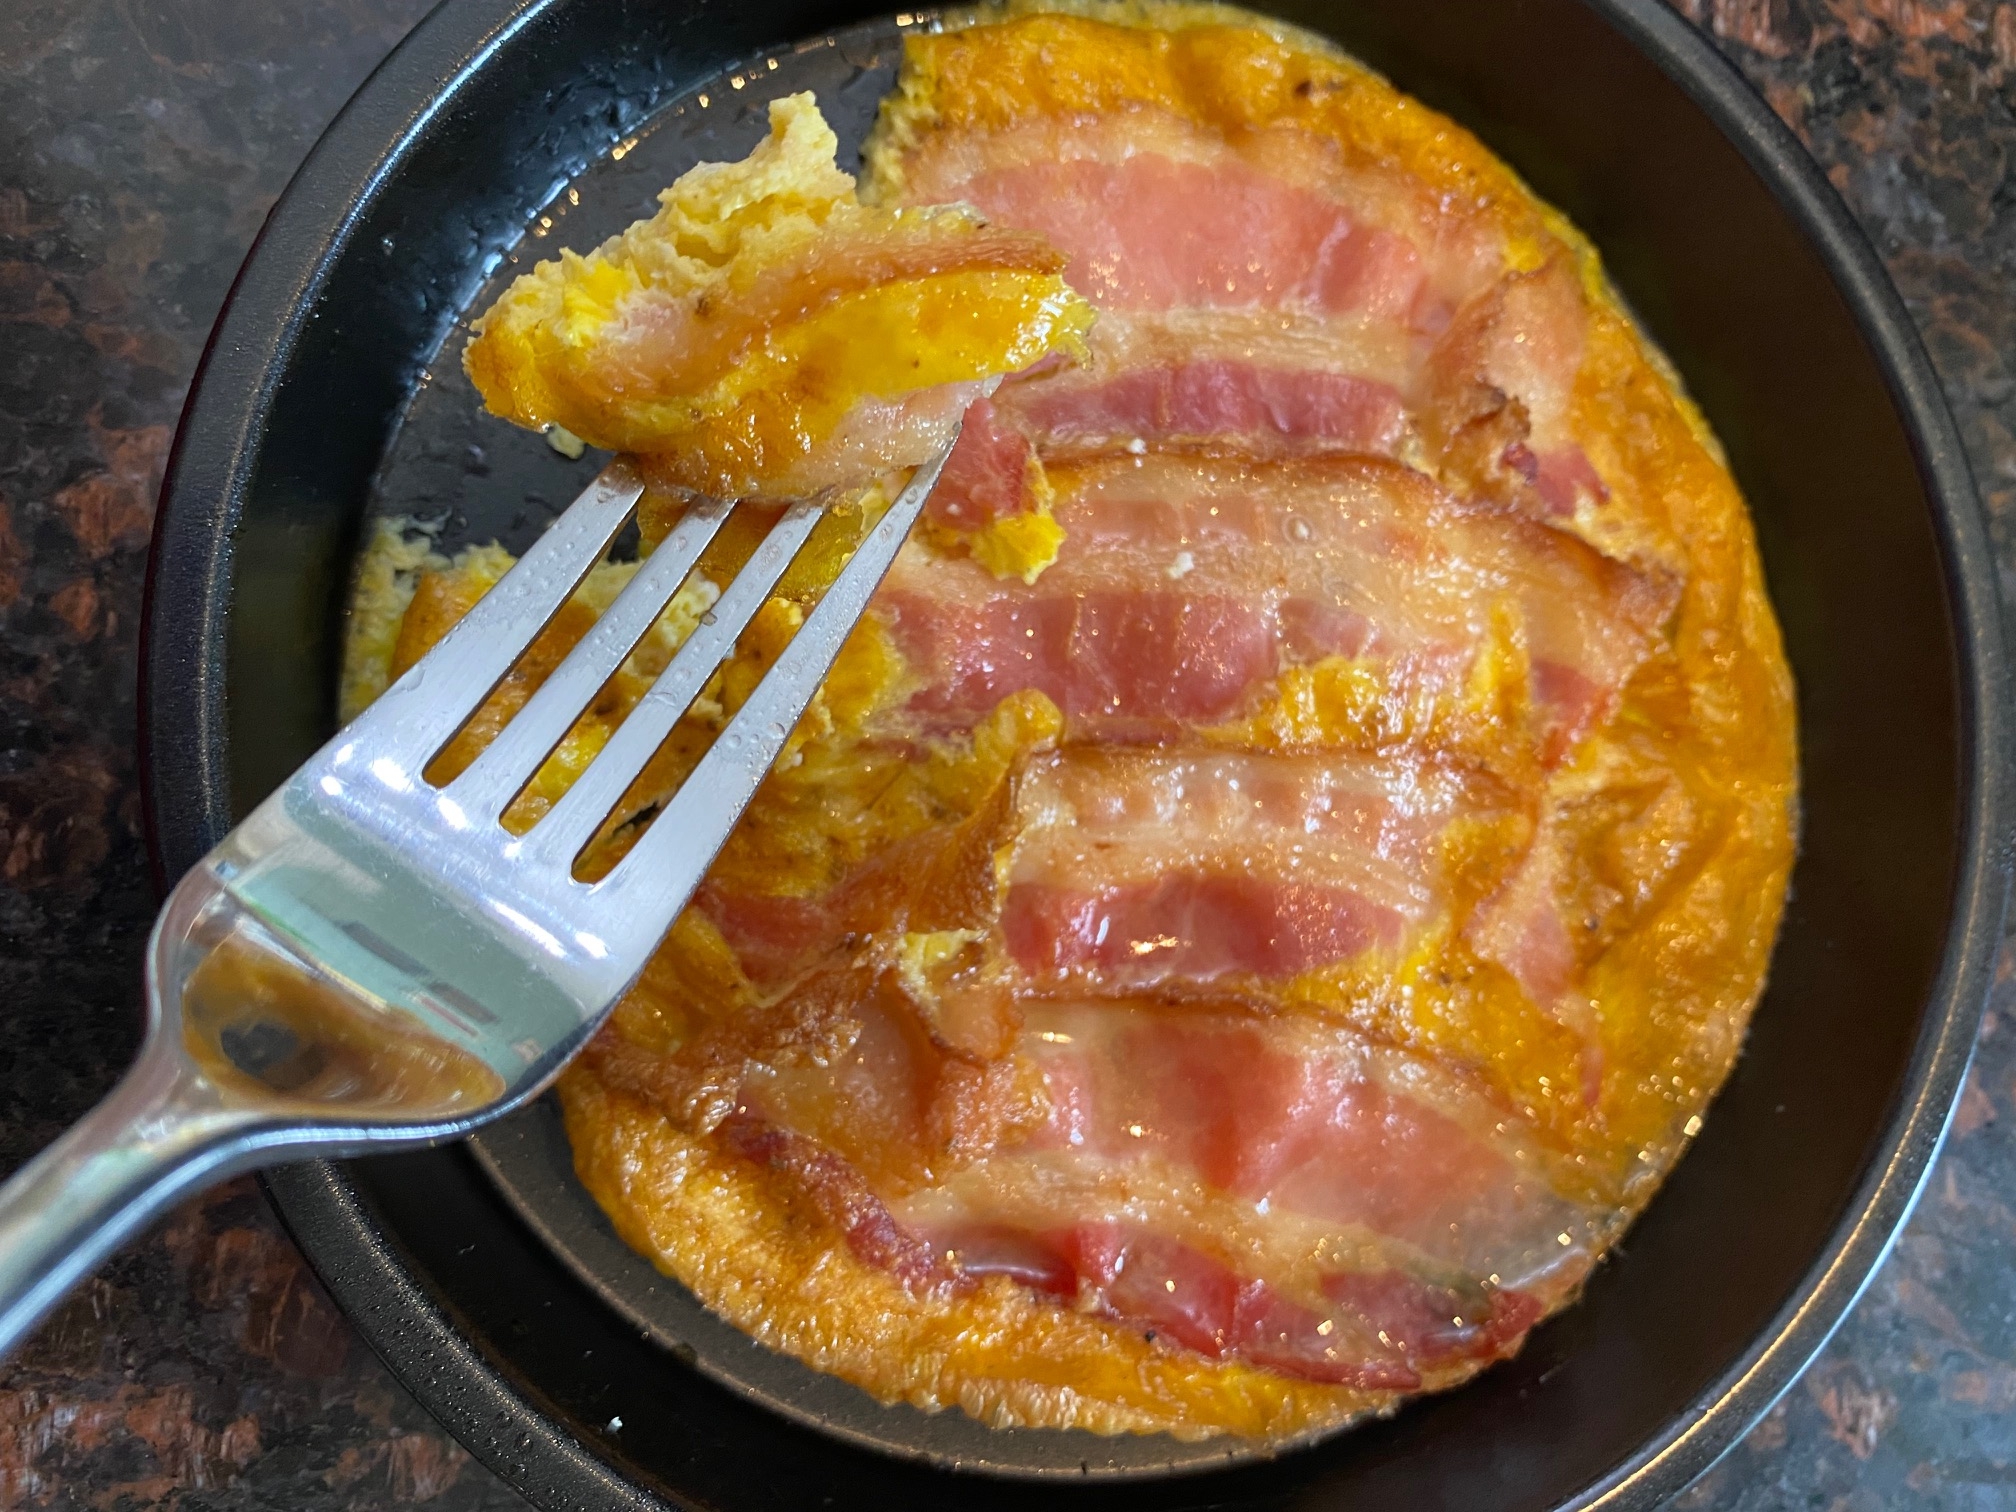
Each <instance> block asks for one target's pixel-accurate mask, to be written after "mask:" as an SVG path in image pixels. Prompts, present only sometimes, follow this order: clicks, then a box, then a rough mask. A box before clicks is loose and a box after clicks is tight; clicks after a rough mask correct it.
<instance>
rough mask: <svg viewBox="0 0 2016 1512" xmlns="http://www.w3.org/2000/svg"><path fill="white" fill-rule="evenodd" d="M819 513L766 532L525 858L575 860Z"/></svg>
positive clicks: (808, 512) (790, 518)
mask: <svg viewBox="0 0 2016 1512" xmlns="http://www.w3.org/2000/svg"><path fill="white" fill-rule="evenodd" d="M820 513H821V511H820V507H819V505H818V504H816V503H813V502H812V501H810V500H803V501H800V502H799V503H796V504H793V505H792V506H791V508H790V509H789V510H787V511H786V512H785V514H784V518H783V519H781V520H779V521H778V522H777V524H776V525H775V526H773V527H772V528H771V531H770V534H769V535H767V536H765V537H764V538H763V544H762V545H760V546H758V547H757V548H756V551H755V553H754V554H753V555H752V556H751V557H750V558H749V560H748V562H747V563H746V564H745V565H744V566H743V568H742V570H741V571H740V572H738V573H737V574H736V575H735V580H734V581H733V582H732V583H730V584H729V585H728V588H727V591H726V592H724V593H723V594H722V595H721V597H720V598H719V599H718V600H716V601H715V604H714V607H713V608H712V609H711V610H709V611H708V612H707V614H706V615H704V616H703V617H702V618H701V621H700V624H699V625H698V626H697V627H696V628H695V630H694V631H693V633H692V635H690V636H688V637H687V639H686V643H685V644H684V645H683V646H681V647H680V648H679V653H678V655H676V656H674V657H673V658H672V661H671V663H670V664H669V665H668V666H667V667H666V668H665V670H664V671H663V672H661V673H659V674H658V680H657V681H656V682H655V683H653V684H652V685H651V688H650V691H648V692H647V693H645V695H644V696H643V697H642V698H640V699H638V700H637V704H636V706H635V707H634V708H632V709H631V710H630V713H629V714H628V715H627V716H626V717H625V718H624V720H623V722H622V723H621V724H620V725H618V726H617V727H616V730H615V733H614V734H612V735H611V736H610V737H609V743H608V744H607V745H605V746H604V747H603V748H602V749H601V751H600V752H599V753H597V755H596V757H595V759H594V760H593V761H591V762H589V763H588V767H587V769H586V770H585V771H583V772H582V774H581V775H580V776H579V777H578V778H576V779H575V781H574V785H573V786H572V787H570V788H568V789H567V791H566V793H565V794H563V795H562V796H561V799H560V801H559V802H558V803H556V804H554V805H553V807H552V808H551V809H550V810H548V812H547V813H546V815H545V817H544V818H542V819H541V820H540V821H539V823H538V824H537V825H536V826H535V827H534V828H533V830H532V833H531V834H530V835H529V836H528V837H527V838H526V841H525V846H524V852H523V853H524V854H525V855H527V856H528V857H530V858H532V859H534V860H537V861H544V862H546V863H548V864H550V865H553V866H556V867H567V866H571V865H572V864H573V860H574V857H575V855H576V854H577V853H578V852H579V851H580V849H581V847H583V846H584V845H586V844H587V843H588V841H589V840H590V839H591V838H592V837H593V836H594V833H595V830H596V828H597V827H598V826H599V825H600V824H601V823H602V820H603V819H604V818H605V817H606V816H607V815H608V813H609V811H610V810H611V809H613V808H614V807H615V806H616V805H617V803H618V802H619V801H620V800H621V799H622V797H623V794H624V793H625V792H627V791H628V790H629V788H630V784H631V783H633V782H635V781H636V780H637V776H638V774H639V773H640V772H642V771H643V770H644V766H645V763H646V762H648V761H650V759H651V758H652V756H654V755H655V754H656V753H657V750H658V747H659V746H661V745H663V744H664V743H665V737H666V736H668V735H670V734H671V733H672V727H673V726H674V725H676V724H677V723H678V722H679V720H680V718H681V716H683V715H684V714H685V712H686V710H687V709H688V708H689V707H690V706H691V704H692V702H693V700H694V699H695V698H696V697H698V696H699V693H700V690H701V689H702V688H703V687H705V686H706V685H707V679H708V678H710V677H712V676H713V675H714V669H715V668H716V667H718V666H720V665H721V663H722V662H723V661H725V660H726V659H727V657H728V655H729V653H730V652H732V651H733V650H734V649H735V640H736V637H738V636H739V635H741V633H742V631H743V629H744V628H745V627H746V626H747V625H748V623H749V621H750V620H752V619H754V618H755V616H756V611H757V610H758V609H761V608H762V607H763V604H764V602H765V600H767V599H768V598H769V596H770V590H771V589H772V588H773V587H774V586H776V583H777V580H778V579H779V578H780V577H782V576H783V575H784V569H785V568H786V567H788V566H790V565H791V559H792V558H793V557H794V556H796V555H797V554H798V548H799V547H800V546H802V545H804V544H805V538H806V537H807V536H809V535H811V533H812V527H813V526H815V525H817V524H818V523H819V515H820Z"/></svg>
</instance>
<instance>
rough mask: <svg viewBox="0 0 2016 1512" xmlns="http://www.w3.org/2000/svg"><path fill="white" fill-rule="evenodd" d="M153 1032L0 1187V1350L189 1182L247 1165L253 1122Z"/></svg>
mask: <svg viewBox="0 0 2016 1512" xmlns="http://www.w3.org/2000/svg"><path fill="white" fill-rule="evenodd" d="M259 1121H260V1120H257V1119H256V1118H254V1117H252V1116H250V1115H248V1114H246V1113H245V1112H243V1111H240V1110H236V1109H232V1108H228V1107H226V1106H225V1105H224V1104H223V1101H222V1099H221V1098H220V1097H219V1095H218V1092H217V1089H216V1088H215V1087H214V1086H212V1085H211V1084H210V1083H209V1082H208V1081H206V1080H205V1079H204V1078H203V1076H202V1074H201V1073H200V1072H199V1071H197V1070H196V1069H195V1068H194V1067H193V1066H191V1065H190V1064H189V1063H188V1062H187V1061H185V1060H184V1059H183V1058H182V1057H181V1055H179V1054H178V1053H176V1052H175V1050H174V1049H173V1047H171V1046H169V1045H168V1044H166V1043H165V1042H164V1041H163V1040H162V1039H161V1038H160V1037H159V1036H151V1037H150V1038H149V1041H148V1044H147V1045H146V1047H145V1048H144V1049H143V1050H142V1051H141V1053H140V1059H139V1060H138V1061H137V1062H136V1063H135V1064H134V1066H133V1069H132V1070H130V1071H129V1072H127V1074H126V1076H125V1079H124V1080H122V1081H121V1082H120V1083H119V1085H118V1086H116V1087H115V1088H113V1089H112V1092H111V1095H109V1096H108V1097H106V1099H105V1100H104V1101H103V1102H101V1103H99V1104H98V1106H97V1107H95V1108H93V1109H92V1110H91V1111H90V1112H89V1113H87V1114H85V1115H84V1117H83V1118H81V1119H79V1120H78V1121H77V1122H76V1123H75V1124H73V1125H71V1127H70V1128H69V1129H67V1130H66V1131H65V1132H64V1133H63V1135H62V1137H60V1138H59V1139H58V1140H57V1141H56V1142H55V1143H54V1144H52V1145H50V1146H49V1147H48V1148H47V1149H46V1150H44V1151H43V1152H42V1153H41V1154H39V1155H37V1156H36V1157H35V1158H34V1159H33V1160H31V1161H29V1162H28V1164H27V1165H25V1166H23V1167H22V1168H21V1169H20V1170H19V1171H17V1172H15V1174H14V1175H13V1176H12V1177H11V1178H10V1179H9V1180H8V1181H7V1183H6V1185H4V1186H0V1357H4V1356H5V1355H6V1354H8V1353H9V1352H10V1351H11V1350H12V1349H13V1348H14V1347H15V1346H16V1345H17V1344H19V1343H20V1341H21V1340H22V1338H23V1337H24V1336H25V1335H26V1334H27V1333H28V1332H29V1331H30V1330H31V1329H33V1328H34V1326H35V1325H36V1324H37V1323H39V1322H41V1321H42V1319H43V1318H44V1317H45V1316H46V1315H47V1314H48V1313H49V1311H50V1309H52V1308H53V1307H54V1306H55V1305H56V1304H57V1303H58V1302H59V1301H61V1300H62V1298H63V1296H64V1294H65V1293H67V1292H68V1291H69V1290H70V1288H71V1287H73V1286H74V1285H76V1284H77V1282H79V1281H80V1280H82V1279H83V1278H84V1277H85V1276H86V1275H87V1274H89V1273H90V1271H91V1270H92V1269H93V1268H94V1267H95V1266H97V1264H98V1262H99V1261H101V1260H103V1259H104V1258H105V1257H106V1256H107V1255H108V1254H110V1253H111V1252H112V1251H113V1250H114V1249H115V1248H117V1247H118V1245H119V1244H120V1243H121V1242H122V1241H124V1240H125V1239H127V1238H129V1237H131V1235H132V1234H133V1233H134V1232H135V1231H136V1230H138V1229H139V1228H140V1227H141V1226H142V1225H144V1224H145V1223H146V1222H147V1221H148V1220H149V1219H150V1218H152V1217H154V1215H155V1214H157V1213H159V1212H160V1211H161V1209H163V1208H164V1207H166V1206H168V1205H169V1204H170V1203H172V1202H173V1201H175V1199H177V1198H178V1197H181V1196H183V1195H184V1194H185V1193H187V1192H189V1191H190V1190H191V1189H192V1188H195V1187H197V1186H200V1185H204V1184H207V1183H208V1182H211V1181H214V1180H217V1179H220V1178H221V1177H222V1176H224V1175H227V1174H230V1173H232V1172H234V1171H236V1170H238V1169H242V1168H244V1167H245V1166H249V1165H251V1164H254V1163H255V1162H256V1153H255V1151H254V1149H253V1147H252V1146H253V1143H254V1142H253V1141H247V1140H246V1139H244V1138H243V1137H242V1136H243V1135H244V1134H245V1133H246V1132H247V1131H248V1125H250V1124H252V1123H255V1122H259Z"/></svg>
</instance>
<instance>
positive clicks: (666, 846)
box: [533, 432, 957, 929]
mask: <svg viewBox="0 0 2016 1512" xmlns="http://www.w3.org/2000/svg"><path fill="white" fill-rule="evenodd" d="M956 439H957V433H956V432H955V433H954V440H956ZM950 451H951V448H950V446H949V445H948V446H947V447H946V449H945V450H944V451H941V452H940V453H939V454H938V455H937V457H936V458H934V459H933V460H932V461H930V462H928V463H926V464H925V465H924V466H922V467H920V468H918V469H917V471H916V473H915V474H913V475H912V477H911V479H910V484H909V486H908V487H907V488H905V489H904V490H903V492H902V493H901V494H899V495H897V497H896V502H895V503H894V504H892V505H890V506H889V510H888V512H887V513H886V514H884V515H883V516H882V518H881V519H880V520H878V521H877V522H876V523H875V528H874V529H873V530H871V531H870V532H869V533H868V536H867V539H866V540H864V541H862V543H861V545H860V547H859V548H858V549H857V550H856V551H855V553H854V555H853V557H852V558H851V559H850V560H849V561H848V563H847V565H846V566H845V567H844V568H842V569H841V571H840V575H839V576H838V577H837V578H835V579H834V580H833V585H832V586H831V587H830V588H828V589H827V590H826V592H825V595H824V596H823V597H822V598H821V599H820V600H819V603H818V604H817V606H816V607H815V608H814V609H813V610H812V612H811V613H810V614H808V615H807V616H806V617H805V623H804V624H803V625H801V626H799V627H798V633H797V634H796V635H794V636H792V637H791V643H790V644H789V645H787V646H786V647H785V648H784V651H783V654H782V655H780V656H779V657H778V658H777V660H776V662H775V663H774V664H773V665H772V666H771V668H770V670H769V671H768V672H766V673H765V674H764V675H763V679H762V681H761V682H759V683H758V684H757V685H756V691H755V692H753V693H752V694H750V695H749V699H748V702H746V703H744V704H743V705H742V707H741V708H740V709H738V710H737V711H736V713H735V717H734V718H733V719H731V720H730V721H729V722H728V726H727V728H726V729H724V730H723V731H722V732H721V734H720V737H719V738H718V739H717V740H716V741H715V742H714V744H713V746H712V747H711V748H709V750H708V752H707V754H706V755H705V756H703V757H701V758H700V763H699V765H698V766H696V767H695V768H694V769H693V773H692V775H691V776H689V777H688V778H687V779H686V781H685V782H684V783H682V784H681V785H680V788H679V791H678V792H677V793H676V794H674V795H673V797H672V799H671V801H670V802H668V803H667V804H666V805H665V808H664V809H663V810H662V811H661V812H660V813H659V814H658V816H657V818H656V819H654V820H653V821H652V824H651V828H650V829H649V830H647V831H646V832H645V834H644V837H643V838H642V839H641V840H639V841H638V842H637V845H636V847H635V848H634V849H633V850H632V851H631V852H630V854H629V855H627V856H625V857H624V858H623V859H622V860H621V861H620V862H618V863H617V865H616V867H615V869H614V870H613V871H611V872H610V873H609V875H608V876H606V877H604V878H603V879H602V880H601V881H600V882H598V883H597V884H595V891H596V894H597V895H598V896H599V897H602V898H605V899H607V900H608V906H610V907H613V908H616V909H618V910H620V911H622V912H623V913H624V914H625V915H626V916H627V917H631V918H634V919H637V920H640V921H643V920H649V921H650V922H651V924H652V926H653V927H655V928H658V929H664V928H667V927H669V926H670V925H671V923H672V920H673V919H674V918H675V917H676V916H677V914H678V912H679V910H680V909H681V908H683V907H685V906H686V902H687V900H688V899H689V898H690V897H691V896H692V894H693V890H694V889H695V888H696V887H698V886H699V885H700V879H701V877H702V876H703V875H704V874H705V873H706V870H707V868H708V867H709V866H710V865H712V864H713V860H714V857H715V855H716V853H718V852H719V851H720V849H721V846H722V844H723V843H724V842H725V841H726V840H727V838H728V832H729V831H730V830H731V829H733V828H734V827H735V821H736V820H737V819H739V818H741V816H742V811H743V809H744V808H746V807H747V806H748V804H749V800H750V799H751V798H752V797H753V796H754V795H755V792H756V789H757V787H758V785H759V784H761V782H762V781H763V778H764V777H765V776H766V775H767V774H768V773H769V771H770V764H771V763H772V762H774V761H775V760H776V759H777V753H778V752H779V751H781V750H783V748H784V742H785V741H786V740H787V739H788V738H789V737H790V734H791V731H792V730H793V729H794V728H795V727H796V726H797V723H798V721H799V719H800V718H802V717H803V715H804V713H805V710H806V707H807V706H808V705H809V704H810V703H811V702H812V695H813V694H815V693H816V692H818V690H819V685H820V684H821V683H822V682H824V681H825V679H826V674H827V673H828V672H829V671H831V670H832V667H833V662H834V660H835V658H837V657H838V656H839V655H840V648H841V647H842V646H843V645H844V644H846V641H847V637H848V636H849V635H850V634H852V633H853V630H854V627H855V625H856V624H858V623H859V622H860V619H861V615H862V613H863V611H865V610H866V609H867V607H868V601H869V599H871V598H872V597H874V594H875V590H876V589H877V588H878V587H880V586H881V583H882V579H883V578H884V577H886V576H887V575H888V573H889V568H890V566H891V565H892V564H893V563H894V562H895V560H896V553H897V552H898V551H900V550H901V549H902V546H903V542H904V541H905V539H907V538H908V536H909V534H910V527H911V526H912V525H914V524H916V522H917V516H918V514H919V513H921V512H922V510H923V508H924V501H925V500H926V499H927V498H929V497H930V494H931V490H932V488H933V487H934V486H935V485H936V484H937V482H938V474H939V473H940V472H941V471H942V470H943V469H944V466H945V458H946V457H947V456H948V455H949V454H950ZM625 728H628V726H627V725H626V726H625ZM607 754H608V753H607V752H606V751H605V752H604V753H603V755H604V756H606V755H607ZM602 759H603V758H602V757H597V758H596V760H597V762H598V763H599V762H600V761H601V760H602ZM594 770H595V768H594V765H593V764H591V765H590V767H589V769H588V772H589V774H590V775H592V774H593V772H594ZM618 795H619V796H620V789H619V793H618ZM568 796H569V797H571V796H572V793H571V792H570V793H569V795H568ZM613 801H614V800H613V799H612V800H611V802H612V804H613ZM606 812H607V809H602V810H598V811H597V818H598V820H599V818H600V816H601V814H603V813H606ZM533 833H534V834H537V833H538V831H536V830H535V831H534V832H533ZM592 833H593V831H592V829H591V830H590V831H589V835H592ZM588 837H589V836H588V835H584V836H583V837H582V841H581V843H582V844H585V843H586V842H587V839H588ZM578 850H579V847H578V846H577V847H576V849H575V850H573V851H569V852H567V854H566V859H567V862H568V863H569V864H570V865H571V863H572V861H573V859H574V856H575V855H576V854H577V853H578Z"/></svg>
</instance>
